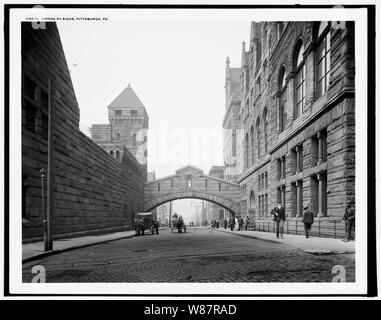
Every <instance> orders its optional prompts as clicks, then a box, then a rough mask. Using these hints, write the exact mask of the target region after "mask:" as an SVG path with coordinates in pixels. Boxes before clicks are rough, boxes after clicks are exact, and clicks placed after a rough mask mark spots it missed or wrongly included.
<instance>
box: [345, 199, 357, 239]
mask: <svg viewBox="0 0 381 320" xmlns="http://www.w3.org/2000/svg"><path fill="white" fill-rule="evenodd" d="M343 220H344V221H345V231H346V238H345V239H343V241H345V242H348V241H350V240H351V233H352V229H353V227H354V226H355V209H354V208H353V206H352V202H351V201H347V207H346V208H345V213H344V216H343Z"/></svg>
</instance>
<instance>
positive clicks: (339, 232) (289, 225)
mask: <svg viewBox="0 0 381 320" xmlns="http://www.w3.org/2000/svg"><path fill="white" fill-rule="evenodd" d="M248 230H253V231H262V232H275V231H276V224H275V221H272V220H257V221H254V222H251V223H250V224H249V226H248ZM284 233H286V234H295V235H304V223H303V222H302V221H300V220H286V221H285V223H284ZM310 235H311V236H315V237H323V238H335V239H336V238H344V237H345V236H346V226H345V222H344V221H343V220H341V219H332V220H331V219H330V220H316V221H315V222H314V223H313V224H312V226H311V229H310ZM352 236H353V237H354V236H355V231H354V230H352Z"/></svg>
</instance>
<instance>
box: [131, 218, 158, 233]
mask: <svg viewBox="0 0 381 320" xmlns="http://www.w3.org/2000/svg"><path fill="white" fill-rule="evenodd" d="M145 230H151V234H154V233H155V231H156V234H159V223H158V221H156V220H155V219H153V216H152V212H141V213H137V214H136V215H135V235H137V236H139V235H144V231H145Z"/></svg>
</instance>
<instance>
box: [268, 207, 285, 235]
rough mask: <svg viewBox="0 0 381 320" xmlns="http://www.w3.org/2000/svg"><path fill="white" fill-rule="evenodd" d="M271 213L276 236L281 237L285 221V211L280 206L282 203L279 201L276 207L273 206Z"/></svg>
mask: <svg viewBox="0 0 381 320" xmlns="http://www.w3.org/2000/svg"><path fill="white" fill-rule="evenodd" d="M271 214H273V220H274V221H275V225H276V237H277V238H279V234H280V237H281V238H283V233H284V222H285V221H286V212H285V211H284V208H283V207H282V204H281V203H280V202H279V203H278V207H276V208H274V209H273V210H272V211H271Z"/></svg>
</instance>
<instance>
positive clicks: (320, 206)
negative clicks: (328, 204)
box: [317, 140, 324, 218]
mask: <svg viewBox="0 0 381 320" xmlns="http://www.w3.org/2000/svg"><path fill="white" fill-rule="evenodd" d="M319 141H320V140H319ZM317 180H318V182H319V187H318V188H319V189H318V203H319V210H318V217H319V218H321V217H324V213H323V191H324V190H323V177H322V176H321V174H320V173H318V175H317Z"/></svg>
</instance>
